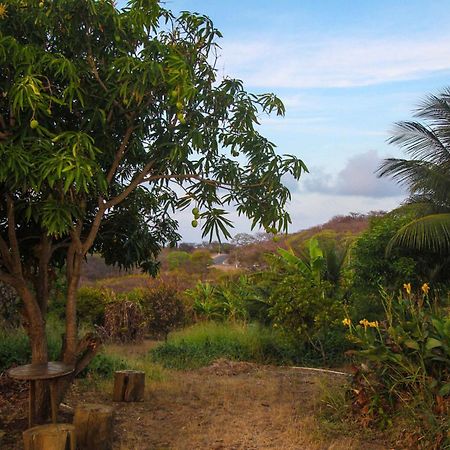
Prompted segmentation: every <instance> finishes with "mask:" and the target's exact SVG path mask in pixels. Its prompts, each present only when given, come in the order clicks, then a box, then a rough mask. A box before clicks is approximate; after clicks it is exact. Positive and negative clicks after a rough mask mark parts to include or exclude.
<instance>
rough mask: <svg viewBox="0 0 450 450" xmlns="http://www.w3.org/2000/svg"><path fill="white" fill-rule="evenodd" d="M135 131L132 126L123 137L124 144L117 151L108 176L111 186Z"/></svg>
mask: <svg viewBox="0 0 450 450" xmlns="http://www.w3.org/2000/svg"><path fill="white" fill-rule="evenodd" d="M133 130H134V127H132V126H131V125H130V126H129V127H128V128H127V129H126V131H125V135H124V137H123V140H122V143H121V144H120V147H119V149H118V150H117V153H116V156H115V158H114V161H113V163H112V164H111V167H110V169H109V171H108V175H107V176H106V180H107V181H108V184H111V181H112V179H113V178H114V175H115V173H116V171H117V168H118V167H119V164H120V161H121V159H122V157H123V155H124V153H125V150H126V148H127V145H128V142H130V137H131V135H132V133H133Z"/></svg>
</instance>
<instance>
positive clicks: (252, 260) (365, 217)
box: [229, 211, 386, 268]
mask: <svg viewBox="0 0 450 450" xmlns="http://www.w3.org/2000/svg"><path fill="white" fill-rule="evenodd" d="M384 214H386V213H385V212H384V211H372V212H370V213H367V214H356V213H351V214H349V215H346V216H335V217H333V218H332V219H331V220H329V221H328V222H326V223H324V224H321V225H316V226H314V227H311V228H307V229H305V230H301V231H298V232H295V233H290V234H286V235H280V236H277V237H276V238H275V239H273V238H272V237H269V236H268V237H267V238H266V239H255V241H254V242H252V243H249V244H246V245H241V246H237V247H236V248H235V249H234V250H233V251H231V252H230V257H229V262H230V263H238V264H239V266H240V267H244V268H255V267H262V266H264V264H265V258H264V255H265V254H266V253H274V252H276V250H277V249H278V248H280V247H281V248H292V249H294V251H301V250H302V249H303V248H304V246H305V243H306V242H307V241H308V240H309V239H311V238H312V237H313V236H329V237H332V238H333V239H336V240H337V241H338V242H339V241H342V240H344V239H345V240H346V241H347V240H348V239H352V238H355V237H357V236H358V235H360V234H361V233H362V232H364V231H365V230H366V229H367V228H368V226H369V221H370V219H371V218H373V217H378V216H382V215H384Z"/></svg>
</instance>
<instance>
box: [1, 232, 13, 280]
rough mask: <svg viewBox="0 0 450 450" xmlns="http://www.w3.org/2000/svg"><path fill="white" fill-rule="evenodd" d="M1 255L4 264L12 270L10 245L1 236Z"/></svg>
mask: <svg viewBox="0 0 450 450" xmlns="http://www.w3.org/2000/svg"><path fill="white" fill-rule="evenodd" d="M0 255H2V259H3V264H4V265H5V266H6V268H7V269H8V270H9V271H10V272H12V261H11V255H10V253H9V246H8V244H7V243H6V241H5V240H4V239H3V238H2V237H1V236H0Z"/></svg>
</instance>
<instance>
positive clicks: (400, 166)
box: [378, 88, 450, 255]
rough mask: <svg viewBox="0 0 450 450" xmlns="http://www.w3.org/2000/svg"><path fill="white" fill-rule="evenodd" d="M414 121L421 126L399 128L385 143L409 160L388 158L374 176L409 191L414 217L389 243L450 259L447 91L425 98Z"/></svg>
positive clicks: (449, 111) (449, 102)
mask: <svg viewBox="0 0 450 450" xmlns="http://www.w3.org/2000/svg"><path fill="white" fill-rule="evenodd" d="M415 116H416V117H418V118H420V119H422V121H423V122H424V123H423V124H422V123H419V122H399V123H397V124H396V127H395V132H394V135H393V137H391V138H390V139H389V143H391V144H396V145H398V146H400V147H401V148H403V149H404V150H405V152H406V153H407V154H408V155H409V156H410V157H411V159H396V158H389V159H386V160H384V162H383V163H382V164H381V166H380V168H379V169H378V175H379V176H380V177H381V176H390V177H392V178H393V179H394V180H396V181H397V182H398V183H400V184H403V185H405V186H406V187H407V188H408V190H409V198H408V199H407V201H406V203H407V204H409V205H413V206H414V210H415V212H416V213H417V216H416V218H415V219H414V220H412V221H411V222H409V223H407V224H406V225H405V226H403V227H402V228H400V230H399V231H398V232H397V234H396V235H395V236H394V237H393V239H392V240H391V242H390V244H389V247H388V251H389V249H390V248H392V247H393V246H402V247H407V248H411V249H416V250H424V251H431V252H433V253H441V254H446V255H449V254H450V88H447V89H445V90H444V91H443V92H442V93H440V94H439V95H437V96H435V95H430V96H428V97H427V98H426V99H425V101H424V102H423V103H422V104H421V105H420V106H419V108H418V110H417V112H416V114H415Z"/></svg>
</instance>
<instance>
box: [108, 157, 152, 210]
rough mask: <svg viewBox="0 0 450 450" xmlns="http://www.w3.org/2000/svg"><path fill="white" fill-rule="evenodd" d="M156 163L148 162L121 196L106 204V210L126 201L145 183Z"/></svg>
mask: <svg viewBox="0 0 450 450" xmlns="http://www.w3.org/2000/svg"><path fill="white" fill-rule="evenodd" d="M154 163H155V162H154V161H150V162H148V163H147V164H146V165H145V167H144V168H143V169H142V172H141V173H139V174H138V175H137V176H136V177H134V178H133V180H131V182H130V184H129V185H128V186H127V187H126V188H125V189H124V190H123V191H122V192H121V193H120V194H119V195H117V196H116V197H114V198H112V199H111V200H109V201H108V202H106V209H108V208H112V207H113V206H116V205H118V204H119V203H120V202H121V201H123V200H125V199H126V198H127V197H128V196H129V195H130V194H131V193H132V192H133V191H134V190H135V189H136V188H137V187H138V186H139V185H140V184H141V183H143V182H144V181H145V177H146V175H147V174H148V172H149V171H150V169H151V168H152V167H153V165H154Z"/></svg>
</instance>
